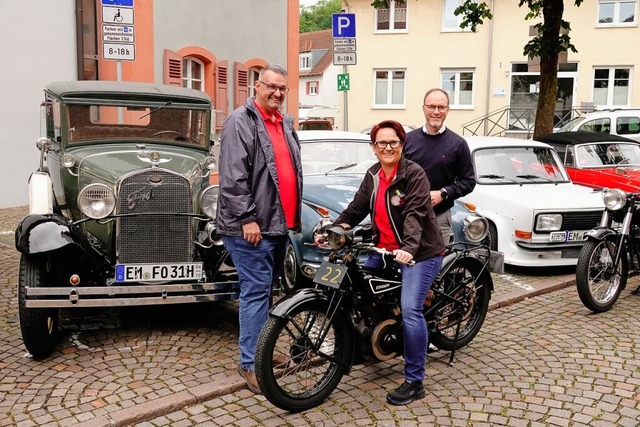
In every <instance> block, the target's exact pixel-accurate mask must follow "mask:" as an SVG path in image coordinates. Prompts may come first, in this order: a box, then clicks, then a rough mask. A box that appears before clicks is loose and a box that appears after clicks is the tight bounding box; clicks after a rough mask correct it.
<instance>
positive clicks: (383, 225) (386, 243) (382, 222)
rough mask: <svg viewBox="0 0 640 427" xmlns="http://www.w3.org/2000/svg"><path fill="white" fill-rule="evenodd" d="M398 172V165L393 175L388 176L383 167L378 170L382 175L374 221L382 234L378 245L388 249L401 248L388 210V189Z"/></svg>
mask: <svg viewBox="0 0 640 427" xmlns="http://www.w3.org/2000/svg"><path fill="white" fill-rule="evenodd" d="M397 172H398V165H396V167H395V168H393V172H392V173H391V176H390V177H389V178H387V176H386V175H385V174H384V171H383V170H382V168H380V172H378V176H379V177H380V185H379V187H378V193H377V194H376V205H375V211H374V214H373V222H374V223H375V224H376V227H377V228H378V233H379V235H380V238H379V239H378V247H379V248H385V249H386V250H388V251H393V250H394V249H400V246H399V245H398V240H397V239H396V235H395V234H394V233H393V229H392V228H391V220H390V219H389V213H388V212H387V196H386V193H387V189H388V188H389V185H391V183H392V182H393V179H394V178H395V177H396V173H397Z"/></svg>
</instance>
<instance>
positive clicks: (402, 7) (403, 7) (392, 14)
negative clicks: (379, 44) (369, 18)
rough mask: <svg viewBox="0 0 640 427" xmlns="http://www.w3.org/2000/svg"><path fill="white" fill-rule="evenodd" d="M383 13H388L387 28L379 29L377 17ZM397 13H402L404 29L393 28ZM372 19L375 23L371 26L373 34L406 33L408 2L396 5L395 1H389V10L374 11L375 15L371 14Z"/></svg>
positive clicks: (407, 29)
mask: <svg viewBox="0 0 640 427" xmlns="http://www.w3.org/2000/svg"><path fill="white" fill-rule="evenodd" d="M384 11H388V13H389V28H388V29H379V28H378V24H379V23H378V17H379V16H380V14H381V13H383V12H384ZM399 11H404V27H405V28H395V25H396V13H398V12H399ZM400 13H401V12H400ZM373 17H374V21H375V22H374V24H373V31H374V33H407V32H408V31H409V2H408V1H405V2H404V3H398V4H397V5H396V1H395V0H390V1H389V9H384V8H379V9H376V11H375V13H374V14H373Z"/></svg>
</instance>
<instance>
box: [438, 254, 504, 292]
mask: <svg viewBox="0 0 640 427" xmlns="http://www.w3.org/2000/svg"><path fill="white" fill-rule="evenodd" d="M459 260H460V261H462V260H465V262H467V263H470V264H474V265H475V266H476V267H477V268H479V269H480V270H481V271H482V273H481V276H482V277H483V278H484V279H485V280H486V283H487V284H488V285H489V290H491V291H492V292H493V278H492V277H491V273H490V272H489V265H488V264H487V265H486V266H485V262H484V261H482V260H481V259H479V258H478V255H477V254H475V253H473V252H467V254H466V256H463V255H461V252H455V251H454V252H450V253H448V254H446V255H445V256H444V258H443V260H442V267H440V273H439V274H438V279H440V280H441V279H442V275H443V273H445V272H446V271H447V270H448V269H449V268H450V266H451V265H452V264H453V263H455V262H456V261H459ZM477 279H478V278H476V280H477Z"/></svg>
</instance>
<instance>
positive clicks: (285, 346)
mask: <svg viewBox="0 0 640 427" xmlns="http://www.w3.org/2000/svg"><path fill="white" fill-rule="evenodd" d="M348 327H349V325H347V324H346V322H345V320H344V318H343V317H338V318H333V319H331V318H328V317H327V305H326V303H322V302H319V301H310V302H307V303H304V304H301V305H300V306H298V307H296V308H294V309H293V310H292V311H291V312H290V313H289V314H288V315H287V316H286V318H280V317H270V318H269V319H268V320H267V323H266V324H265V326H264V327H263V328H262V331H261V333H260V337H259V338H258V344H257V346H256V356H255V369H256V377H257V379H258V384H259V385H260V389H261V390H262V392H263V393H264V396H265V397H266V398H267V399H268V400H269V402H271V403H272V404H274V405H275V406H277V407H279V408H281V409H284V410H287V411H291V412H299V411H304V410H307V409H310V408H314V407H316V406H318V405H319V404H320V403H322V402H323V401H324V400H325V399H326V398H327V397H328V396H329V395H330V394H331V393H332V392H333V390H334V389H335V388H336V387H337V386H338V384H339V383H340V380H341V379H342V376H343V375H344V374H345V373H346V372H347V370H348V367H349V366H350V364H351V358H352V352H353V350H352V347H353V346H352V336H351V334H350V333H349V330H348ZM274 361H275V362H274Z"/></svg>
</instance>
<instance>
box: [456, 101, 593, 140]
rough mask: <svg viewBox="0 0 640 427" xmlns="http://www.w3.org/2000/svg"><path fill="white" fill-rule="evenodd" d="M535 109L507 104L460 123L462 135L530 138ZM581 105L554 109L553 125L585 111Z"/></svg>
mask: <svg viewBox="0 0 640 427" xmlns="http://www.w3.org/2000/svg"><path fill="white" fill-rule="evenodd" d="M536 112H537V109H536V108H533V107H514V106H507V107H503V108H500V109H498V110H495V111H492V112H490V113H489V114H487V115H485V116H482V117H480V118H477V119H474V120H472V121H470V122H467V123H464V124H463V125H462V134H463V135H484V136H505V135H506V134H509V135H510V136H512V135H518V136H520V137H522V138H531V137H532V136H533V131H534V128H535V123H536ZM586 112H587V110H585V108H584V106H583V107H571V108H570V109H562V110H556V111H555V113H554V116H555V117H554V123H555V124H554V127H560V126H562V125H564V124H565V123H567V122H568V121H569V120H571V119H573V118H575V117H578V116H580V115H582V114H584V113H586Z"/></svg>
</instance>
